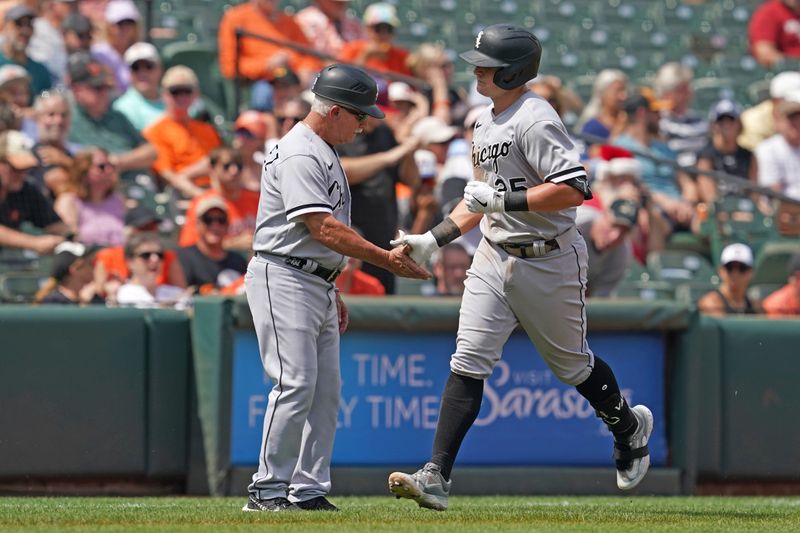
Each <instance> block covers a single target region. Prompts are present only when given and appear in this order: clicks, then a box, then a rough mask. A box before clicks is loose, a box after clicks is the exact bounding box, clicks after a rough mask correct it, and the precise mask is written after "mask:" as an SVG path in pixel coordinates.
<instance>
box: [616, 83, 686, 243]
mask: <svg viewBox="0 0 800 533" xmlns="http://www.w3.org/2000/svg"><path fill="white" fill-rule="evenodd" d="M625 114H626V120H625V123H626V125H625V129H624V130H623V132H622V134H620V135H619V136H617V137H616V138H615V139H614V140H613V142H614V144H615V145H617V146H620V147H622V148H626V149H628V150H631V151H632V152H633V153H634V154H635V155H636V159H638V160H639V162H640V163H641V167H642V181H643V182H644V184H645V185H646V186H647V188H648V190H649V192H650V194H651V197H652V201H653V202H654V204H655V205H656V206H657V207H658V208H660V209H661V210H662V211H663V213H664V215H665V216H666V218H667V220H669V221H670V223H671V225H672V227H673V230H688V229H690V228H691V223H692V219H693V217H694V212H695V209H694V206H695V203H696V202H697V186H696V184H695V182H694V180H692V179H691V178H690V177H689V176H687V175H686V174H685V173H684V172H681V171H676V170H675V169H674V168H673V167H672V166H671V165H669V164H666V163H662V162H660V161H654V160H653V159H651V158H649V157H646V156H652V157H655V158H659V159H662V160H667V161H675V153H674V152H673V151H672V150H670V149H669V147H668V146H667V145H666V144H664V143H663V142H661V141H659V140H658V123H659V115H658V108H657V106H656V104H655V100H654V98H653V96H652V95H651V94H650V93H649V92H648V91H647V90H646V89H645V90H642V91H635V92H634V93H633V94H631V95H630V96H629V97H628V99H627V100H626V101H625ZM640 153H641V154H642V155H639V154H640Z"/></svg>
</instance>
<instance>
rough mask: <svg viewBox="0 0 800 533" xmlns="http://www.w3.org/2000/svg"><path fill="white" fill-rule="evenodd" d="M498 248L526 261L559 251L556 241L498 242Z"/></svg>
mask: <svg viewBox="0 0 800 533" xmlns="http://www.w3.org/2000/svg"><path fill="white" fill-rule="evenodd" d="M495 244H497V246H499V247H500V248H502V249H503V250H505V251H506V253H508V254H510V255H513V256H515V257H521V258H523V259H526V258H528V257H542V256H543V255H547V254H549V253H550V252H552V251H553V250H558V249H559V246H558V242H557V241H556V240H555V239H550V240H549V241H533V242H519V243H516V242H513V243H512V242H498V243H495Z"/></svg>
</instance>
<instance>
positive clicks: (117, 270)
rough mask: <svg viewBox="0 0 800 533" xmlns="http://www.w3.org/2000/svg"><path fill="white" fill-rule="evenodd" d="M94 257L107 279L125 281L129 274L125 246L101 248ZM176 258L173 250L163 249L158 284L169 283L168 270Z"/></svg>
mask: <svg viewBox="0 0 800 533" xmlns="http://www.w3.org/2000/svg"><path fill="white" fill-rule="evenodd" d="M95 257H96V262H97V263H99V264H102V265H103V268H104V269H105V272H106V273H107V274H108V279H117V280H119V281H125V280H127V279H128V277H129V276H130V271H128V264H127V262H126V261H125V248H124V247H123V246H112V247H110V248H103V249H102V250H100V251H98V252H97V255H96V256H95ZM177 259H178V255H177V254H176V253H175V251H174V250H164V261H163V264H162V265H161V267H162V268H161V272H160V273H159V274H158V284H159V285H165V284H171V283H170V275H169V271H170V268H172V265H173V263H175V262H176V261H177ZM175 264H177V263H175Z"/></svg>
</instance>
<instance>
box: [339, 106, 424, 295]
mask: <svg viewBox="0 0 800 533" xmlns="http://www.w3.org/2000/svg"><path fill="white" fill-rule="evenodd" d="M419 146H420V140H419V139H418V138H416V137H413V136H411V137H408V138H407V139H405V140H404V141H403V142H402V143H400V144H398V143H397V140H396V139H395V138H394V135H393V133H392V130H391V129H390V128H389V127H388V126H387V125H385V124H383V123H381V121H379V120H377V119H374V118H369V119H367V121H366V123H364V126H363V131H362V133H360V134H357V135H356V137H355V139H354V140H353V142H351V143H348V144H342V145H339V146H337V147H336V149H337V152H339V154H340V156H341V161H342V167H343V168H344V170H345V174H346V175H347V180H348V183H349V184H350V193H351V205H352V211H351V219H352V223H353V225H355V226H358V227H359V228H361V231H363V232H364V237H365V238H366V239H367V240H368V241H370V242H371V243H373V244H375V245H376V246H379V247H381V248H386V249H388V246H389V241H390V240H392V239H393V238H395V234H396V232H397V229H398V222H399V220H398V210H397V195H396V192H395V185H396V184H397V183H398V182H400V183H403V184H405V185H406V186H408V187H409V188H411V190H415V189H416V188H417V187H418V186H419V183H420V178H419V169H418V168H417V164H416V162H415V161H414V151H416V150H417V149H418V148H419ZM364 271H365V272H366V273H368V274H371V275H373V276H375V277H376V278H378V279H379V280H381V283H382V284H383V286H384V288H385V289H386V294H394V275H393V274H391V273H388V272H387V271H385V270H383V269H381V268H374V267H373V266H372V265H370V264H366V265H364Z"/></svg>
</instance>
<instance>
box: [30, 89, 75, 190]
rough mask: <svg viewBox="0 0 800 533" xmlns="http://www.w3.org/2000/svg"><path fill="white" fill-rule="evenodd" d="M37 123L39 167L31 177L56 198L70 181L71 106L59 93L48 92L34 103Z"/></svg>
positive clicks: (72, 150) (62, 94) (71, 149)
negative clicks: (57, 192)
mask: <svg viewBox="0 0 800 533" xmlns="http://www.w3.org/2000/svg"><path fill="white" fill-rule="evenodd" d="M33 112H34V117H35V119H36V131H37V135H36V138H37V139H38V140H37V142H36V144H35V145H34V146H33V153H34V155H35V156H36V158H37V159H38V160H39V164H38V166H37V167H36V168H34V169H33V171H32V172H31V174H30V176H31V178H32V179H33V181H34V182H35V183H36V185H38V186H39V188H40V189H41V190H42V192H44V193H45V195H46V196H49V197H54V196H55V192H56V191H57V190H60V187H61V186H63V185H65V184H66V183H67V181H68V179H69V168H70V167H71V166H72V154H73V152H74V149H73V148H74V147H73V146H71V145H70V143H69V142H68V141H67V138H68V137H69V130H70V123H71V120H72V117H71V115H70V109H69V103H68V102H67V98H66V96H64V93H62V92H60V91H45V92H43V93H42V94H40V95H39V96H38V97H37V98H36V100H35V101H34V102H33Z"/></svg>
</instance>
